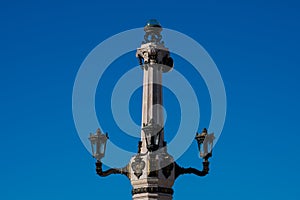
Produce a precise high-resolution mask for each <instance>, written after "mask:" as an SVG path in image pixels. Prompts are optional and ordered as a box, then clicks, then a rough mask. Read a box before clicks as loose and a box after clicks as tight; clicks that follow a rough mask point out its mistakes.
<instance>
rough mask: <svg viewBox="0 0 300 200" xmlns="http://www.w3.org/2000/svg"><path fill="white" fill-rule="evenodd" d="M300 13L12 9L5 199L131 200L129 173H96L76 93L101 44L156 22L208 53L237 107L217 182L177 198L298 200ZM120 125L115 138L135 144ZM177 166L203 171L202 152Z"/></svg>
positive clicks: (274, 5) (163, 6)
mask: <svg viewBox="0 0 300 200" xmlns="http://www.w3.org/2000/svg"><path fill="white" fill-rule="evenodd" d="M299 9H300V5H299V3H298V2H297V1H291V0H287V1H243V2H241V1H226V2H224V1H217V0H213V1H196V0H195V1H190V0H186V1H182V2H177V3H175V2H174V1H162V2H161V3H159V1H157V2H155V3H151V1H133V2H128V1H105V2H99V1H89V2H87V1H69V2H67V1H65V2H61V1H1V3H0V22H1V23H0V24H1V31H0V36H1V37H0V51H1V52H0V58H1V67H0V87H1V90H0V91H1V92H0V100H1V104H0V113H1V117H0V134H1V139H0V199H3V200H20V199H30V200H37V199H39V200H41V199H42V200H48V199H49V200H50V199H51V200H52V199H61V200H64V199H74V200H81V199H131V186H130V183H129V181H128V180H127V179H126V178H125V177H123V176H110V177H107V178H100V177H97V176H96V174H95V171H94V160H93V159H92V158H91V156H90V154H89V153H88V151H87V150H86V149H85V148H84V146H83V145H82V143H81V140H80V139H79V137H78V135H77V132H76V129H75V126H74V122H73V117H72V89H73V83H74V80H75V77H76V73H77V71H78V69H79V67H80V65H81V63H82V61H83V60H84V59H85V57H86V56H87V54H88V53H89V52H90V51H91V50H92V49H93V48H94V47H95V46H96V45H98V44H99V43H100V42H101V41H103V40H105V39H106V38H108V37H110V36H111V35H114V34H116V33H119V32H121V31H125V30H128V29H132V28H137V27H142V26H143V25H144V24H145V22H146V21H147V19H149V18H156V19H158V20H159V21H160V22H161V24H162V25H163V26H164V27H167V28H171V29H174V30H178V31H180V32H183V33H185V34H187V35H189V36H190V37H192V38H194V39H195V40H196V41H197V42H199V43H200V44H202V46H204V47H205V49H206V50H207V51H208V52H209V54H210V55H211V57H212V58H213V59H214V61H215V63H216V64H217V66H218V68H219V70H220V72H221V74H222V77H223V81H224V84H225V87H226V92H227V100H228V110H227V118H226V124H225V127H224V130H223V133H222V135H221V137H220V139H219V141H218V143H217V145H216V146H215V150H214V157H213V158H212V159H211V172H210V174H209V175H208V176H207V177H205V178H200V177H195V176H193V175H186V176H183V177H180V178H179V179H178V180H177V181H176V183H175V186H174V189H175V194H174V199H175V200H179V199H200V198H201V199H231V200H240V199H243V200H250V199H251V200H253V199H255V200H260V199H261V200H265V199H272V200H277V199H278V200H279V199H289V200H298V199H299V198H300V191H299V186H300V184H299V179H300V173H299V169H300V157H299V153H300V150H299V140H300V136H299V119H300V117H299V113H300V106H299V100H300V93H299V91H300V82H299V74H300V69H299V67H300V61H299V53H300V51H299V44H300V38H299V35H300V24H299V20H300V12H299ZM132 55H133V57H132V60H130V59H126V60H128V62H136V60H135V57H134V54H132ZM178 59H179V58H178ZM116 62H118V61H116ZM122 64H123V65H124V66H125V65H126V63H122ZM136 64H137V63H136ZM129 66H131V65H129ZM175 67H176V63H175ZM111 70H113V69H111ZM183 71H184V70H183ZM183 73H184V72H183ZM187 73H188V72H187ZM110 76H111V77H113V75H112V74H111V75H110ZM168 94H169V95H168ZM98 95H99V94H98V93H97V99H99V96H98ZM139 95H140V94H139V93H138V92H137V93H135V98H136V101H134V100H133V101H132V104H133V105H134V104H137V105H138V106H139V105H140V101H139V100H140V97H139ZM168 96H169V97H170V98H174V97H172V95H171V93H168V92H166V98H167V97H168ZM133 105H132V106H133ZM133 107H134V106H133ZM175 107H176V106H175ZM97 109H98V110H101V105H98V108H97ZM132 111H133V113H132V115H133V118H134V119H135V120H137V121H138V120H139V113H138V112H136V110H135V109H134V108H132ZM204 111H205V109H204ZM99 112H100V111H99ZM107 115H108V116H109V115H111V114H107ZM204 116H205V115H204ZM109 119H110V118H107V123H106V125H105V126H106V127H105V128H106V129H108V130H105V131H108V132H109V133H110V136H111V139H112V140H114V142H116V143H118V144H120V145H124V146H126V145H127V144H128V145H129V146H130V147H127V148H129V149H130V148H136V143H135V142H136V140H133V139H132V138H127V139H126V137H125V136H121V135H122V133H121V132H118V133H114V132H113V130H111V129H112V128H111V127H113V126H114V122H113V121H112V120H109ZM203 120H204V122H203V125H201V127H199V130H200V129H201V128H202V126H205V120H208V119H205V117H204V119H203ZM175 121H176V120H175ZM167 123H168V122H167ZM168 126H174V127H175V128H176V124H175V123H169V124H168ZM119 137H122V140H120V139H118V138H119ZM125 142H126V144H124V143H125ZM107 156H109V155H107ZM178 162H179V163H180V164H181V165H182V166H186V167H188V166H194V167H200V166H201V161H200V160H199V159H198V156H197V150H196V145H195V144H193V145H192V146H191V147H190V148H189V150H188V151H187V152H186V153H185V154H184V155H183V156H182V157H181V158H180V159H179V160H178Z"/></svg>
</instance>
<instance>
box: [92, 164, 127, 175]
mask: <svg viewBox="0 0 300 200" xmlns="http://www.w3.org/2000/svg"><path fill="white" fill-rule="evenodd" d="M96 172H97V174H98V175H99V176H101V177H105V176H109V175H111V174H122V175H125V176H127V177H129V173H128V170H127V166H126V167H123V168H110V169H108V170H106V171H103V170H102V162H101V161H97V162H96Z"/></svg>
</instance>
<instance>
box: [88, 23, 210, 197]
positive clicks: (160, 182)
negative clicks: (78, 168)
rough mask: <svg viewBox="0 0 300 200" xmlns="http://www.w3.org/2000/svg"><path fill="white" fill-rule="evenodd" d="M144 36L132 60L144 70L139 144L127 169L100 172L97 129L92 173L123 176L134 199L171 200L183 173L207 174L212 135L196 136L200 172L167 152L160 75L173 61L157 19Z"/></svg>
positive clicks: (101, 142)
mask: <svg viewBox="0 0 300 200" xmlns="http://www.w3.org/2000/svg"><path fill="white" fill-rule="evenodd" d="M144 30H145V36H144V41H143V42H142V45H141V47H140V48H138V49H137V53H136V57H137V58H138V59H139V63H140V65H141V68H142V69H143V71H144V78H143V102H142V127H141V141H140V142H139V148H138V153H137V154H136V155H134V156H133V157H132V158H131V159H130V161H129V163H128V164H127V166H125V167H123V168H113V169H108V170H106V171H103V170H102V163H101V159H102V158H103V157H104V155H105V148H106V141H107V139H108V136H107V134H106V135H104V134H102V133H101V131H100V129H97V132H96V134H95V135H93V134H91V135H90V137H89V139H90V141H91V144H92V153H93V156H94V158H96V159H97V162H96V172H97V174H98V175H99V176H108V175H110V174H123V175H125V176H127V177H128V178H129V180H130V182H131V184H132V187H133V189H132V198H133V199H134V200H147V199H151V200H154V199H161V200H171V199H172V196H173V193H174V191H173V189H172V186H173V184H174V182H175V180H176V178H177V177H178V176H180V175H183V174H191V173H193V174H195V175H198V176H205V175H206V174H208V171H209V162H208V159H209V158H210V157H211V156H212V147H213V140H214V134H213V133H212V134H207V130H206V129H203V131H202V133H201V134H199V133H197V134H196V137H195V139H196V141H197V144H198V149H199V153H200V157H202V158H203V169H202V170H201V171H200V170H197V169H195V168H183V167H180V166H179V165H178V164H177V163H176V162H175V161H174V159H173V157H172V156H171V155H169V154H168V152H167V143H166V142H165V141H164V120H163V117H164V116H163V111H162V105H163V101H162V97H163V95H162V73H166V72H169V71H170V70H171V69H172V68H173V59H172V58H171V57H170V52H169V50H168V49H167V48H166V47H165V46H164V42H163V41H162V36H161V34H160V33H161V31H162V27H161V25H160V24H159V22H158V21H157V20H149V21H148V22H147V24H146V26H145V27H144Z"/></svg>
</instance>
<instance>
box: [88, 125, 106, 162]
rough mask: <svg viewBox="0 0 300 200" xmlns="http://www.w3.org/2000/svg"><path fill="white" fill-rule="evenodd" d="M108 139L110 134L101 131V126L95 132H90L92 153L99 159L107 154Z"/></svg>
mask: <svg viewBox="0 0 300 200" xmlns="http://www.w3.org/2000/svg"><path fill="white" fill-rule="evenodd" d="M107 139H108V134H107V133H106V134H103V133H101V130H100V128H98V129H97V131H96V133H95V134H92V133H90V137H89V140H90V141H91V145H92V154H93V157H94V158H96V159H97V160H98V161H100V160H101V159H102V158H103V157H104V155H105V150H106V142H107Z"/></svg>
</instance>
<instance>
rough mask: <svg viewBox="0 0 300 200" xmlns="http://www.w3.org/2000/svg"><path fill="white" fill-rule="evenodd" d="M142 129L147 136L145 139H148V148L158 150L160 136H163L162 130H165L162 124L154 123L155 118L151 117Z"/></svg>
mask: <svg viewBox="0 0 300 200" xmlns="http://www.w3.org/2000/svg"><path fill="white" fill-rule="evenodd" d="M142 130H143V131H144V133H145V136H146V137H145V139H146V145H147V149H148V150H149V151H150V152H152V151H156V150H158V148H159V143H160V136H161V132H162V131H163V128H162V127H161V126H160V125H158V124H155V123H153V120H152V119H151V120H150V121H149V123H147V124H144V127H143V128H142Z"/></svg>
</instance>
